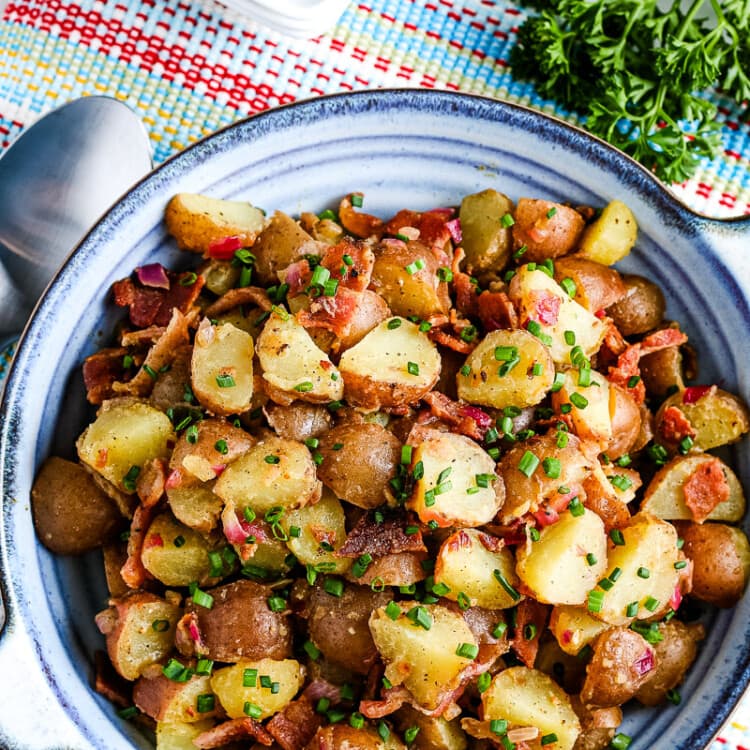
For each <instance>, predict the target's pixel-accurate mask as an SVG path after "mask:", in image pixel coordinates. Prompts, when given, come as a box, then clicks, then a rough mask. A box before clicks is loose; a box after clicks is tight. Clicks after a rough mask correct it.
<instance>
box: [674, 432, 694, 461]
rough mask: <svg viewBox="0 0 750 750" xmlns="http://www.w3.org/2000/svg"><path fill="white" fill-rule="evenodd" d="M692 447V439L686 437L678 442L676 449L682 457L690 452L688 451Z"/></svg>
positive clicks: (688, 436)
mask: <svg viewBox="0 0 750 750" xmlns="http://www.w3.org/2000/svg"><path fill="white" fill-rule="evenodd" d="M692 447H693V438H691V437H690V435H686V436H685V437H684V438H682V440H680V442H679V444H678V446H677V449H678V450H679V451H680V453H681V454H682V455H683V456H684V455H685V454H686V453H689V452H690V449H691V448H692Z"/></svg>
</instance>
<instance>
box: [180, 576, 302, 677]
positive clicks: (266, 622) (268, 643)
mask: <svg viewBox="0 0 750 750" xmlns="http://www.w3.org/2000/svg"><path fill="white" fill-rule="evenodd" d="M207 593H208V594H209V595H210V596H211V597H212V598H213V606H212V607H211V608H210V609H209V608H207V607H202V606H200V605H197V604H194V603H192V602H188V605H187V611H188V612H191V613H193V614H194V616H195V618H196V621H197V626H198V630H199V633H200V635H201V640H202V642H203V644H204V646H205V652H206V655H207V656H208V657H209V658H210V659H214V660H216V661H227V662H234V661H239V660H241V659H262V658H264V657H268V658H269V659H285V658H287V657H288V656H290V655H291V650H292V631H291V627H290V625H289V622H288V618H287V615H285V614H284V613H282V612H274V611H273V610H271V608H270V607H269V605H268V599H269V598H270V597H271V595H272V590H271V589H270V588H268V587H266V586H262V585H260V584H259V583H255V582H253V581H245V580H240V581H235V582H234V583H228V584H226V585H224V586H219V587H217V588H214V589H210V590H209V591H208V592H207Z"/></svg>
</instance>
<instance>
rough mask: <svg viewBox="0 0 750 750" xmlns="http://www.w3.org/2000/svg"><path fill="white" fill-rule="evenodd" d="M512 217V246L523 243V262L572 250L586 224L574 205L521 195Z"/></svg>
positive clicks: (551, 256)
mask: <svg viewBox="0 0 750 750" xmlns="http://www.w3.org/2000/svg"><path fill="white" fill-rule="evenodd" d="M514 218H515V221H516V223H515V224H514V225H513V248H514V249H515V250H519V249H520V248H522V247H523V246H524V245H525V246H526V251H525V253H524V254H523V258H522V262H524V263H530V262H535V263H540V262H541V261H543V260H545V259H546V258H559V257H560V256H561V255H567V254H568V253H571V252H573V250H575V248H576V245H577V243H578V240H579V239H580V237H581V233H582V232H583V228H584V225H585V222H584V220H583V217H582V216H581V214H579V213H578V211H576V210H575V209H573V208H569V207H568V206H564V205H563V204H562V203H553V202H552V201H545V200H538V199H534V198H521V199H520V200H519V201H518V204H517V205H516V212H515V215H514Z"/></svg>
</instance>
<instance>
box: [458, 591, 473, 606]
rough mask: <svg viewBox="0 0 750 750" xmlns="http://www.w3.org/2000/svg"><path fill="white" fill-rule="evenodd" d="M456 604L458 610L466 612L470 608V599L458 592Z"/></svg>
mask: <svg viewBox="0 0 750 750" xmlns="http://www.w3.org/2000/svg"><path fill="white" fill-rule="evenodd" d="M456 603H457V604H458V608H459V609H460V610H467V609H469V607H471V599H469V597H468V596H466V594H464V592H463V591H459V592H458V594H457V595H456Z"/></svg>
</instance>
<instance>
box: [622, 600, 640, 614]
mask: <svg viewBox="0 0 750 750" xmlns="http://www.w3.org/2000/svg"><path fill="white" fill-rule="evenodd" d="M637 614H638V602H630V604H628V606H627V608H626V609H625V617H635V616H636V615H637Z"/></svg>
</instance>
